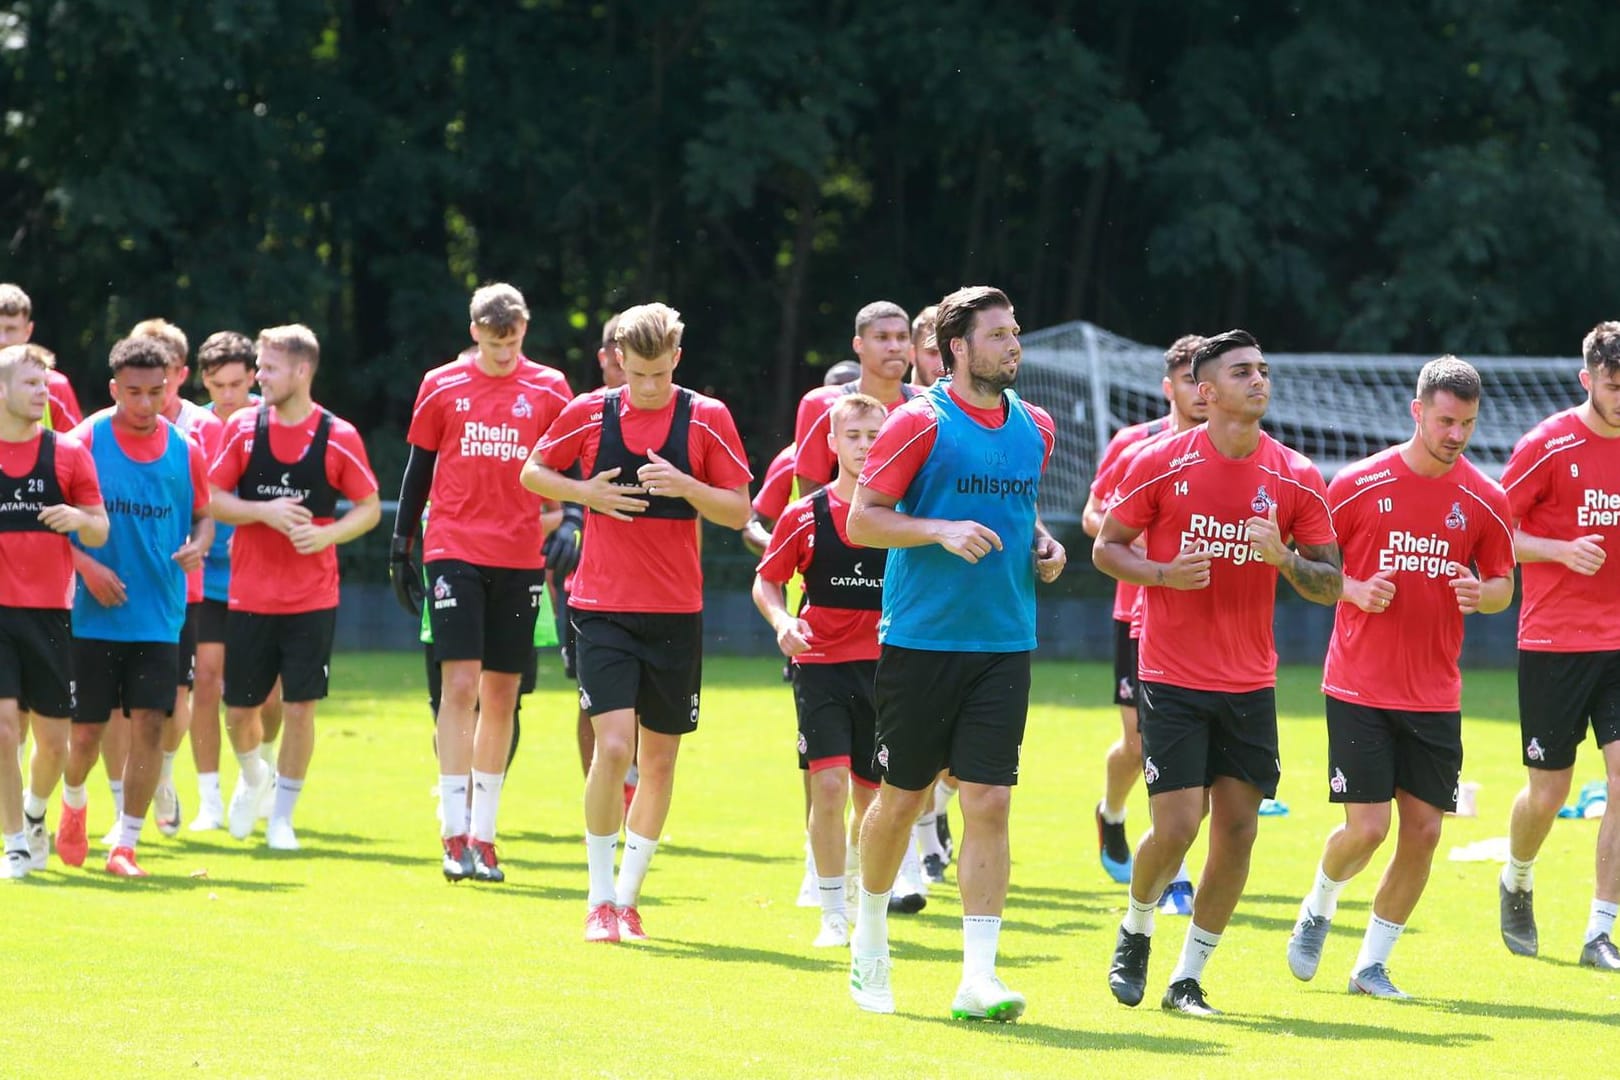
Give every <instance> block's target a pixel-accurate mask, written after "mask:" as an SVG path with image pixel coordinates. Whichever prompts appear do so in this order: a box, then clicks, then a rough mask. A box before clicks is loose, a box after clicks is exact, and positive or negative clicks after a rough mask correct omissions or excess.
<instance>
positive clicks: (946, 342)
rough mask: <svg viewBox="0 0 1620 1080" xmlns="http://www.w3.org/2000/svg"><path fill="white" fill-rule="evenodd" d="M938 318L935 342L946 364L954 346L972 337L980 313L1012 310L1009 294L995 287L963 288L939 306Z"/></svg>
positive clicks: (973, 286) (942, 301) (970, 286)
mask: <svg viewBox="0 0 1620 1080" xmlns="http://www.w3.org/2000/svg"><path fill="white" fill-rule="evenodd" d="M938 306H939V315H938V318H937V319H936V320H935V322H934V338H935V340H936V342H937V343H938V345H939V351H940V353H941V354H942V355H943V356H944V357H945V362H946V363H947V364H949V363H952V362H953V361H952V360H951V342H952V341H953V340H955V339H956V338H966V337H967V336H968V335H969V334H971V333H973V321H974V320H975V319H976V318H978V315H979V312H981V311H988V310H990V309H991V308H1006V309H1007V310H1008V311H1011V310H1012V301H1011V300H1008V299H1007V294H1006V293H1004V292H1002V291H1001V290H1000V289H998V288H996V287H995V286H994V285H964V286H962V288H960V289H957V290H956V291H955V292H953V293H951V294H950V295H949V296H947V297H945V298H944V299H943V300H941V301H940V302H939V305H938Z"/></svg>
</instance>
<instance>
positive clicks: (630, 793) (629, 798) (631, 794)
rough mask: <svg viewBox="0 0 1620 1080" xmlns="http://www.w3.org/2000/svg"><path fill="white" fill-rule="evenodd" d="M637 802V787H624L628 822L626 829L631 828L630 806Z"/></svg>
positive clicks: (627, 785) (626, 820) (625, 810)
mask: <svg viewBox="0 0 1620 1080" xmlns="http://www.w3.org/2000/svg"><path fill="white" fill-rule="evenodd" d="M635 801H636V785H634V784H626V785H624V820H625V822H626V826H625V827H626V828H628V827H629V825H628V822H629V821H630V804H631V803H633V802H635Z"/></svg>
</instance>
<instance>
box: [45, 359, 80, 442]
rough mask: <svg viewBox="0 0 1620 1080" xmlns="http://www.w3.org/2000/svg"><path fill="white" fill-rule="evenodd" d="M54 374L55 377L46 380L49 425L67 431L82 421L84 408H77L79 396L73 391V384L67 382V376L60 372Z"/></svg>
mask: <svg viewBox="0 0 1620 1080" xmlns="http://www.w3.org/2000/svg"><path fill="white" fill-rule="evenodd" d="M55 375H56V377H55V378H52V379H49V380H48V383H49V391H50V410H51V421H52V424H51V426H52V427H54V428H55V429H56V430H58V431H67V430H68V429H69V428H75V427H78V426H79V424H81V423H82V422H83V421H84V410H83V409H81V408H79V397H78V395H77V394H75V393H74V392H73V384H72V383H70V382H68V380H67V376H65V375H62V374H61V373H60V372H57V373H55Z"/></svg>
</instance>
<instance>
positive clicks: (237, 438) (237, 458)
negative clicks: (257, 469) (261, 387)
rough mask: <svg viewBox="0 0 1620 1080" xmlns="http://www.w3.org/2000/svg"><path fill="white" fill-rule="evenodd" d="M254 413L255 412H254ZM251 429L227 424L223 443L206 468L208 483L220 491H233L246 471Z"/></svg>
mask: <svg viewBox="0 0 1620 1080" xmlns="http://www.w3.org/2000/svg"><path fill="white" fill-rule="evenodd" d="M255 411H256V410H255ZM252 432H253V428H252V427H250V426H247V425H246V424H241V423H231V424H227V425H226V428H225V441H224V444H223V445H222V446H221V447H220V449H219V453H218V454H216V455H214V463H213V464H212V465H210V466H209V467H208V482H209V483H210V484H213V485H214V486H215V487H217V488H219V489H220V490H221V491H235V490H236V485H237V483H238V482H239V481H240V480H241V479H242V473H243V472H244V471H245V470H246V469H247V441H248V438H249V437H250V436H251V434H252Z"/></svg>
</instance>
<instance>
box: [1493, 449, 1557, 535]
mask: <svg viewBox="0 0 1620 1080" xmlns="http://www.w3.org/2000/svg"><path fill="white" fill-rule="evenodd" d="M1539 442H1540V439H1539V438H1538V436H1537V432H1535V431H1532V432H1531V433H1530V434H1528V435H1526V436H1525V437H1524V438H1522V439H1520V440H1519V444H1518V445H1517V446H1515V447H1514V448H1513V453H1512V454H1511V455H1509V457H1508V461H1507V465H1506V466H1504V467H1503V469H1502V489H1503V490H1504V491H1505V492H1506V493H1507V501H1508V508H1509V511H1510V512H1511V515H1512V516H1511V517H1510V518H1509V519H1508V520H1510V521H1512V522H1513V523H1515V524H1517V523H1518V522H1520V521H1523V520H1524V517H1525V515H1526V514H1528V513H1529V512H1530V508H1531V507H1533V506H1535V505H1536V504H1537V503H1538V502H1541V501H1542V499H1544V498H1545V497H1546V494H1547V484H1548V482H1549V479H1550V478H1551V476H1552V470H1551V469H1543V468H1538V467H1537V466H1539V465H1541V464H1542V463H1543V459H1542V458H1541V457H1540V456H1538V455H1537V453H1536V449H1537V447H1538V444H1539Z"/></svg>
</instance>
